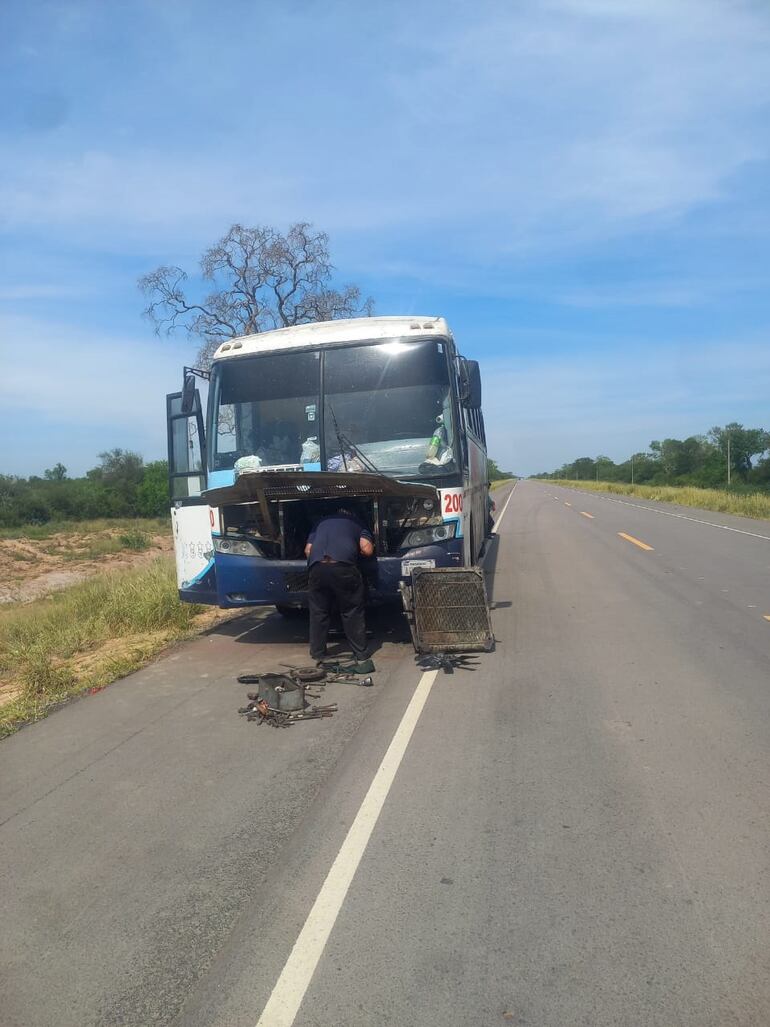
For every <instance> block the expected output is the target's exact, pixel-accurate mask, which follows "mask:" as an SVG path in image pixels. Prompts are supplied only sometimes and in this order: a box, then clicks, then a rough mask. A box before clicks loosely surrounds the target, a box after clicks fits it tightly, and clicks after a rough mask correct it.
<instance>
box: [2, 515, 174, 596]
mask: <svg viewBox="0 0 770 1027" xmlns="http://www.w3.org/2000/svg"><path fill="white" fill-rule="evenodd" d="M124 534H125V529H121V528H116V529H112V530H110V529H108V530H105V531H99V532H94V533H88V534H65V533H62V534H61V535H51V536H50V537H49V538H45V539H40V540H37V539H26V538H24V539H20V538H17V539H0V603H31V602H33V601H34V600H35V599H41V598H43V597H44V596H47V595H50V594H51V593H52V592H59V591H61V589H64V588H69V586H70V585H75V584H77V583H78V582H80V581H85V580H86V578H90V577H91V576H92V575H94V574H100V573H102V572H103V571H108V570H115V569H119V568H121V569H122V568H129V567H139V566H141V565H142V564H144V563H148V562H149V561H151V560H154V559H155V558H156V557H157V556H158V555H159V554H160V553H169V552H171V551H172V550H173V540H172V538H171V533H170V531H169V532H163V533H157V532H154V533H152V534H150V533H147V534H146V536H145V541H146V548H144V549H142V550H141V551H138V552H137V551H136V550H135V549H131V548H128V547H125V546H124V544H123V543H122V542H121V536H122V535H124Z"/></svg>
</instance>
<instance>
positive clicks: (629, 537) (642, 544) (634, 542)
mask: <svg viewBox="0 0 770 1027" xmlns="http://www.w3.org/2000/svg"><path fill="white" fill-rule="evenodd" d="M618 535H620V537H621V538H624V539H625V540H626V542H631V543H632V545H635V546H639V548H640V549H646V550H647V552H650V553H652V552H654V549H653V548H652V546H648V545H647V543H646V542H641V541H640V540H639V539H638V538H634V536H633V535H626V533H625V532H624V531H619V532H618Z"/></svg>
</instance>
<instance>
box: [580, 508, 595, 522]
mask: <svg viewBox="0 0 770 1027" xmlns="http://www.w3.org/2000/svg"><path fill="white" fill-rule="evenodd" d="M580 516H581V517H590V518H591V520H593V519H594V515H593V514H590V513H586V512H585V510H581V511H580Z"/></svg>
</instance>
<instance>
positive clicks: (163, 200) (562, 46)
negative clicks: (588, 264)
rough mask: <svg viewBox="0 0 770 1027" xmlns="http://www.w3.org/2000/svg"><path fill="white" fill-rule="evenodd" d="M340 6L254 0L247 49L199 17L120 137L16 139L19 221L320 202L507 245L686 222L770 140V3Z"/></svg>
mask: <svg viewBox="0 0 770 1027" xmlns="http://www.w3.org/2000/svg"><path fill="white" fill-rule="evenodd" d="M320 10H321V9H320V8H319V7H316V6H315V5H310V6H309V7H308V8H307V9H306V10H305V11H304V12H303V10H302V9H299V10H292V11H291V12H287V11H285V9H282V10H276V11H274V12H272V13H271V14H270V15H269V17H264V16H263V14H262V13H259V16H258V12H256V11H255V12H254V14H253V16H252V17H251V18H249V17H248V16H244V19H243V22H242V24H241V26H240V30H239V39H238V40H233V41H232V46H231V47H228V49H227V52H226V54H218V52H216V51H215V50H212V48H211V46H210V45H209V32H210V31H214V29H213V27H212V26H211V25H210V24H209V23H208V22H207V21H206V20H205V19H199V20H197V21H196V19H189V18H187V19H185V20H184V24H183V26H182V28H183V30H184V33H185V40H186V45H185V47H178V46H177V47H174V48H171V49H170V50H169V52H168V53H167V54H165V55H164V61H163V62H162V66H161V65H158V66H157V67H154V68H150V67H145V68H144V69H143V80H142V83H141V89H137V91H136V97H135V99H133V100H131V101H130V102H133V103H134V104H135V106H134V107H131V105H130V102H129V100H128V99H127V95H128V94H120V93H118V94H117V96H116V99H115V101H114V102H115V107H116V110H115V112H114V117H113V118H112V119H111V121H110V126H111V128H110V130H106V129H105V132H104V135H103V137H101V136H99V135H97V134H96V133H97V128H96V125H95V126H94V134H93V135H86V134H83V132H82V130H81V134H80V135H79V136H78V135H75V134H71V135H69V136H66V137H64V138H63V140H62V141H61V142H60V143H55V144H52V147H53V148H52V149H50V150H48V151H47V152H46V153H45V154H41V152H40V151H39V150H36V149H34V148H32V147H31V144H30V143H29V142H27V143H25V144H24V147H22V148H17V150H16V152H15V153H11V154H9V155H8V156H9V157H10V158H11V159H6V161H5V162H4V168H5V171H4V173H3V175H2V179H0V207H1V208H2V209H3V210H4V211H5V221H6V226H7V227H12V228H17V229H21V228H24V227H25V226H30V225H32V226H38V227H43V226H45V227H47V228H51V229H53V230H54V231H58V232H67V233H74V234H75V235H76V236H81V237H82V236H83V235H86V236H88V237H89V238H92V237H94V236H97V237H99V238H103V239H108V240H109V239H116V238H119V239H120V241H121V244H122V245H125V243H126V241H127V240H128V239H136V238H143V239H148V238H149V239H163V240H164V241H165V242H166V244H167V245H170V246H173V245H175V244H180V243H181V244H187V242H189V241H190V240H195V239H201V238H208V237H209V236H210V235H211V234H212V233H216V232H218V231H219V230H221V229H222V228H223V227H224V226H225V225H226V224H227V223H228V222H229V221H230V220H234V219H244V220H249V221H268V222H276V221H278V222H281V221H288V220H292V219H295V218H298V217H304V216H308V215H309V216H311V217H312V218H313V220H315V221H316V222H317V223H319V224H321V225H323V226H324V227H325V228H327V229H328V230H330V231H332V232H333V233H347V234H349V235H352V236H357V237H364V236H368V235H370V234H371V233H378V237H379V238H380V241H381V244H383V243H384V240H385V239H386V238H387V237H388V234H389V233H390V234H392V235H393V236H395V235H397V236H398V238H399V244H400V246H401V247H402V248H403V246H404V243H405V241H406V240H407V239H409V240H411V242H412V244H414V243H415V242H416V243H417V245H418V246H424V245H428V246H430V245H431V244H435V245H438V242H439V240H441V246H442V248H444V250H445V252H446V251H448V252H449V253H450V254H451V255H452V256H453V257H455V258H456V257H458V256H462V257H463V258H466V259H471V260H473V261H476V262H482V263H491V262H493V261H494V260H496V259H499V258H500V257H501V256H505V255H506V254H511V253H514V254H515V253H520V252H522V251H531V250H532V249H537V248H543V247H546V248H554V247H557V248H560V249H563V248H564V247H568V246H573V245H583V244H585V243H591V242H595V241H597V240H603V239H606V238H608V237H615V236H617V235H619V234H622V233H624V232H627V231H630V230H634V229H635V228H638V227H639V225H641V224H644V225H645V226H649V225H650V224H654V223H664V224H670V223H671V222H672V221H675V220H676V219H677V218H680V217H681V216H682V215H683V214H685V213H687V212H688V211H691V210H693V209H695V208H697V207H698V206H699V205H703V204H710V203H714V202H715V201H720V200H722V199H725V198H727V197H729V196H732V195H733V191H734V189H735V186H734V179H735V176H736V175H737V174H738V173H739V172H740V171H741V169H743V168H745V167H746V166H747V165H748V164H749V163H751V162H756V161H762V160H766V159H768V156H770V136H768V133H767V131H764V130H763V131H760V130H759V128H758V126H759V125H760V124H762V123H763V122H764V119H765V117H766V113H765V107H766V104H767V102H768V99H770V77H768V75H767V67H768V59H769V58H770V18H769V17H768V15H767V12H766V11H763V10H762V8H760V7H757V6H754V5H752V4H750V3H748V2H739V3H728V2H717V0H698V2H695V0H678V2H676V3H671V2H663V0H656V2H652V0H626V2H620V0H618V2H617V3H610V2H609V0H606V2H605V0H553V2H550V3H540V2H538V3H534V2H530V3H523V4H516V5H512V4H510V3H507V2H506V3H481V4H480V5H478V6H475V7H474V8H473V9H472V12H471V8H466V7H465V6H464V5H454V6H447V5H446V4H444V3H442V4H440V5H438V4H433V3H423V4H419V3H418V4H416V5H411V6H410V7H409V8H407V7H406V6H404V7H402V8H401V9H400V11H401V14H400V16H399V17H393V18H386V17H384V16H383V12H382V11H381V10H379V9H378V8H376V7H372V8H369V7H367V6H366V5H364V6H363V7H357V8H353V7H351V6H350V5H349V4H330V5H328V6H325V7H324V8H323V10H324V17H323V18H321V16H320ZM151 28H152V26H147V29H148V31H149V30H150V29H151ZM177 28H178V26H177V25H176V23H175V22H174V20H173V19H172V21H171V22H170V23H169V21H168V18H167V17H166V16H162V15H161V14H159V15H158V20H157V23H156V24H155V29H156V30H157V31H158V32H160V33H162V32H174V31H176V30H177ZM256 39H259V41H260V43H261V49H260V57H259V62H258V66H255V62H254V60H253V47H254V42H255V40H256ZM161 41H162V36H161ZM271 41H272V44H273V45H270V44H271ZM289 42H290V43H291V47H292V49H291V59H290V61H288V63H287V50H286V47H287V46H288V45H289ZM265 44H267V45H265ZM128 45H129V46H131V45H134V46H136V45H138V44H137V43H136V40H130V41H129V43H128ZM196 61H204V62H205V66H206V68H207V74H206V75H205V76H203V77H204V78H205V83H204V82H203V81H202V80H201V73H200V65H198V67H197V70H196ZM209 70H210V74H209V73H208V72H209ZM159 96H162V98H163V101H162V105H161V109H160V111H159V99H158V98H159ZM191 104H192V105H198V108H199V111H198V112H199V119H198V120H197V121H196V123H195V127H194V129H193V130H192V131H191V132H190V134H189V135H187V136H186V135H185V133H183V132H180V131H179V125H186V124H187V123H188V122H189V121H190V120H191V114H190V105H191ZM166 108H167V109H168V110H170V111H174V110H175V109H176V108H179V116H178V118H177V119H176V121H175V120H174V119H171V118H168V117H167V118H166V120H165V121H164V120H163V117H162V114H163V111H164V110H165V109H166ZM111 113H112V111H111ZM143 115H145V116H146V118H147V123H148V129H147V131H146V132H144V133H143V134H142V148H141V149H139V148H137V147H136V145H135V140H136V133H135V131H134V130H133V128H132V126H133V125H135V124H136V122H141V119H142V116H143ZM113 122H114V125H113ZM165 125H168V126H169V131H168V132H165V133H164V132H163V131H162V130H160V129H159V126H161V128H162V127H163V126H165ZM153 128H154V131H153ZM97 138H98V139H99V142H98V143H97Z"/></svg>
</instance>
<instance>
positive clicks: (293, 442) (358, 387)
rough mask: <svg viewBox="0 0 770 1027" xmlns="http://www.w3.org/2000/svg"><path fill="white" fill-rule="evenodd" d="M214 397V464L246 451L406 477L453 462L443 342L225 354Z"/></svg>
mask: <svg viewBox="0 0 770 1027" xmlns="http://www.w3.org/2000/svg"><path fill="white" fill-rule="evenodd" d="M322 364H323V375H322V374H321V366H322ZM322 379H323V382H324V397H323V403H324V409H323V415H324V416H323V424H324V438H323V439H321V423H322V421H321V396H320V388H321V380H322ZM212 400H213V405H212V414H213V416H212V422H211V425H210V431H209V438H210V440H211V441H210V469H211V470H222V469H227V468H232V467H234V466H235V463H236V461H237V460H238V459H239V458H242V457H248V458H250V460H249V465H250V466H252V467H253V468H254V469H260V468H261V469H268V468H296V469H305V470H309V471H310V470H319V471H320V470H329V471H349V472H356V471H358V472H361V471H372V470H377V471H381V472H382V473H384V474H387V475H390V476H410V477H414V476H419V477H435V476H437V475H440V474H446V473H448V472H451V471H454V470H455V469H456V465H455V449H454V445H455V439H454V426H453V417H452V396H451V389H450V382H449V373H448V366H447V358H446V353H445V351H444V346H443V344H442V343H440V342H436V341H422V342H415V341H409V342H400V341H397V340H394V341H392V342H387V343H382V344H377V343H375V344H358V345H353V346H345V347H334V348H328V349H325V350H323V351H322V353H321V352H319V351H315V352H285V353H267V354H264V355H260V356H254V357H244V358H241V359H238V360H224V361H221V362H220V363H218V364H217V365H216V366H215V368H214V371H213V375H212ZM322 443H323V445H322Z"/></svg>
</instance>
